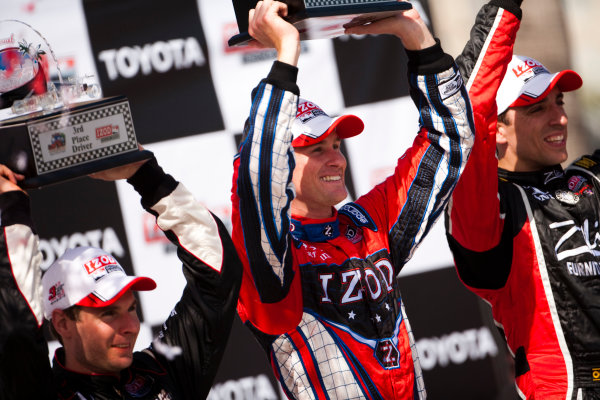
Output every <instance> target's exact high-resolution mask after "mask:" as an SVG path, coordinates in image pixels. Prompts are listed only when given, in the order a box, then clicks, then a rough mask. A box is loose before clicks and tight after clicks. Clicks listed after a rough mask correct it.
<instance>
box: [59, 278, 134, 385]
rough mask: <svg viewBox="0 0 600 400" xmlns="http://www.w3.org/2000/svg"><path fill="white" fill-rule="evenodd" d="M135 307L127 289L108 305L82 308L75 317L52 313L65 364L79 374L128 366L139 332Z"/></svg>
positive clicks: (109, 371) (114, 372) (115, 372)
mask: <svg viewBox="0 0 600 400" xmlns="http://www.w3.org/2000/svg"><path fill="white" fill-rule="evenodd" d="M136 308H137V301H136V299H135V297H134V296H133V293H132V292H131V290H128V291H127V292H125V294H123V295H122V296H121V297H120V298H119V299H118V300H117V301H116V302H114V303H113V304H111V305H110V306H106V307H100V308H92V307H82V309H81V311H80V312H79V315H78V317H77V318H76V319H75V320H71V319H69V318H66V317H65V318H64V319H63V318H61V317H60V314H58V315H53V323H54V324H55V328H56V329H57V331H58V332H59V333H60V335H61V336H62V339H63V343H64V347H65V356H66V362H65V367H66V368H68V369H69V370H72V371H75V372H79V373H85V374H90V373H96V374H109V375H118V374H119V373H120V371H121V370H123V369H124V368H127V367H129V366H130V365H131V362H132V360H133V346H134V344H135V341H136V339H137V336H138V333H139V331H140V321H139V319H138V316H137V313H136ZM55 313H56V312H55ZM58 313H60V311H58ZM57 325H58V326H57Z"/></svg>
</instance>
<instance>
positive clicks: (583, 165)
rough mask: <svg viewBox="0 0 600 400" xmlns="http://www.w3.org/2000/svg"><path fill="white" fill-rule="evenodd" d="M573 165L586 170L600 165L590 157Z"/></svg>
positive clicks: (584, 157) (581, 159) (582, 158)
mask: <svg viewBox="0 0 600 400" xmlns="http://www.w3.org/2000/svg"><path fill="white" fill-rule="evenodd" d="M573 165H576V166H578V167H581V168H585V169H592V168H594V167H595V166H596V165H598V162H597V161H595V160H593V159H591V158H589V157H588V156H583V157H581V158H580V159H579V160H577V161H575V162H574V163H573Z"/></svg>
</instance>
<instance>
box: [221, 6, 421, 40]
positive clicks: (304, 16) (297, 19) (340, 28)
mask: <svg viewBox="0 0 600 400" xmlns="http://www.w3.org/2000/svg"><path fill="white" fill-rule="evenodd" d="M281 1H282V2H283V3H286V4H287V6H288V16H287V17H286V20H288V21H289V22H290V23H292V24H293V25H294V26H295V27H296V28H297V29H298V32H300V40H310V39H322V38H334V37H337V36H341V35H343V34H344V29H345V28H349V27H352V26H357V25H364V24H367V23H370V22H373V21H377V20H380V19H383V18H387V17H390V16H392V15H394V14H396V13H399V12H404V11H406V10H409V9H411V8H412V5H411V4H410V3H408V2H405V1H402V2H400V1H397V0H281ZM257 2H258V0H233V8H234V11H235V16H236V20H237V24H238V28H239V31H240V33H239V34H237V35H235V36H233V37H231V38H230V39H229V41H228V44H229V46H239V45H244V44H246V43H248V42H249V41H250V40H252V37H251V36H250V35H249V34H248V12H249V11H250V10H251V9H253V8H254V7H255V6H256V3H257Z"/></svg>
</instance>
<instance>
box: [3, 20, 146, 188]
mask: <svg viewBox="0 0 600 400" xmlns="http://www.w3.org/2000/svg"><path fill="white" fill-rule="evenodd" d="M51 70H53V71H55V73H56V78H57V79H56V80H52V79H51V78H50V74H49V71H51ZM150 157H151V153H150V152H148V151H140V150H139V148H138V142H137V139H136V136H135V131H134V128H133V121H132V117H131V111H130V109H129V102H128V101H127V99H126V98H125V97H123V96H116V97H110V98H101V95H100V88H99V86H98V85H97V84H88V83H86V82H85V79H71V80H70V81H68V82H65V81H64V80H63V77H62V74H61V71H60V68H59V65H58V62H57V60H56V58H55V56H54V53H53V51H52V48H51V47H50V45H49V44H48V42H47V41H46V39H45V38H44V37H43V36H41V34H40V33H39V32H37V31H36V30H35V29H33V28H32V27H31V26H29V25H28V24H26V23H24V22H21V21H17V20H3V21H0V163H1V164H4V165H6V166H8V167H9V168H10V169H11V170H12V171H14V172H17V173H20V174H22V175H24V176H25V179H24V180H23V181H20V182H19V185H20V186H21V187H23V188H39V187H41V186H45V185H49V184H54V183H58V182H62V181H65V180H69V179H73V178H77V177H80V176H85V175H88V174H90V173H93V172H98V171H102V170H105V169H109V168H113V167H117V166H120V165H124V164H128V163H131V162H135V161H140V160H143V159H147V158H150Z"/></svg>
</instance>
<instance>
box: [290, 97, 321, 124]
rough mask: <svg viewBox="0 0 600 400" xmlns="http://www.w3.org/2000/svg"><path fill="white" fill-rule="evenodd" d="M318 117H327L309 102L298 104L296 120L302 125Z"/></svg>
mask: <svg viewBox="0 0 600 400" xmlns="http://www.w3.org/2000/svg"><path fill="white" fill-rule="evenodd" d="M319 115H324V116H326V117H327V116H328V115H327V114H326V113H325V111H323V110H321V109H320V108H319V107H318V106H317V105H316V104H315V103H311V102H310V101H306V102H303V103H298V110H297V112H296V118H297V119H299V120H300V122H302V123H303V124H305V123H306V122H308V121H310V120H311V119H313V118H315V117H318V116H319Z"/></svg>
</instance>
